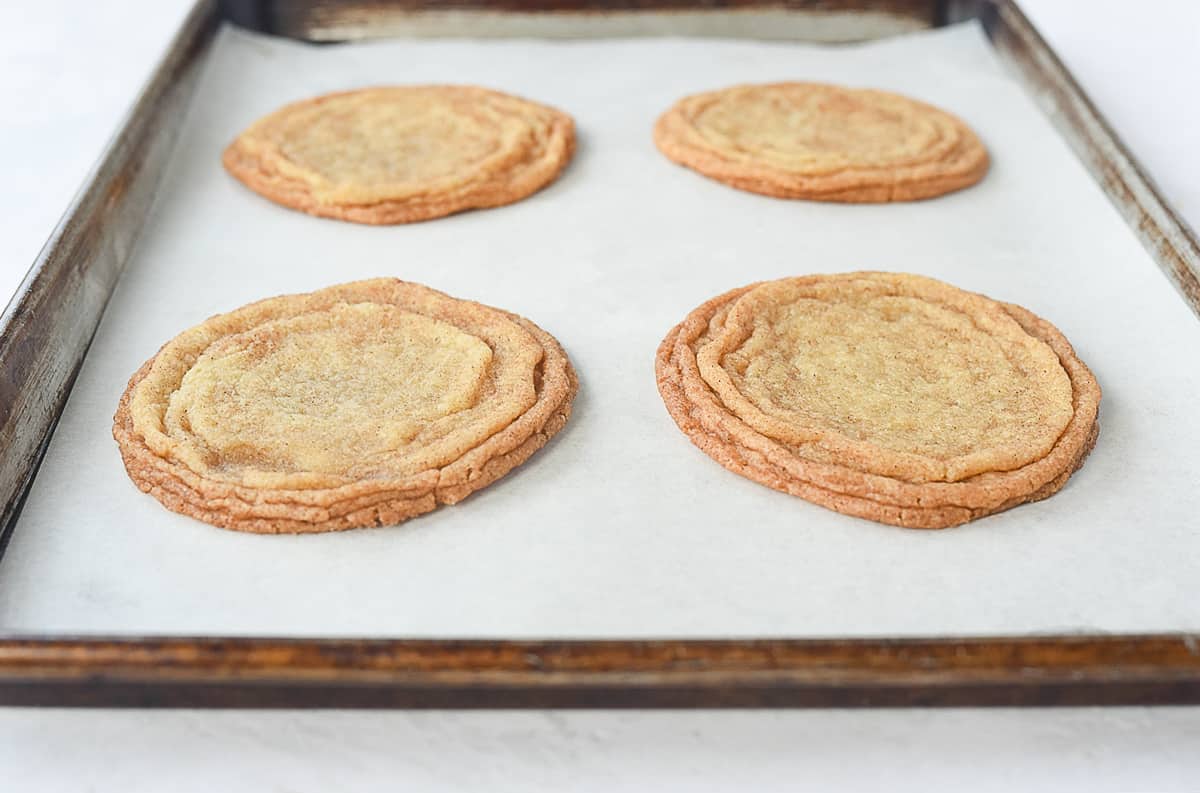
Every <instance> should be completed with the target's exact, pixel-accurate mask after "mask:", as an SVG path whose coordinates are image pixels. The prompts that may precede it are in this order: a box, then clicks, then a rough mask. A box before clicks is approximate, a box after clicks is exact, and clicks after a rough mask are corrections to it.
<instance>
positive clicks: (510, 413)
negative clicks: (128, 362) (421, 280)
mask: <svg viewBox="0 0 1200 793" xmlns="http://www.w3.org/2000/svg"><path fill="white" fill-rule="evenodd" d="M576 389H577V380H576V377H575V373H574V370H573V369H572V367H571V364H570V362H569V361H568V359H567V357H566V354H565V353H564V352H563V350H562V348H561V346H560V345H559V344H558V342H557V341H555V340H554V338H553V337H551V336H550V335H549V334H548V333H546V332H545V331H543V330H541V329H540V328H538V327H537V326H536V325H534V324H533V323H531V322H529V321H528V320H525V319H523V318H521V317H518V316H515V315H513V314H509V313H507V312H504V311H501V310H499V309H495V308H490V307H488V306H484V305H481V304H479V303H473V302H470V301H465V300H457V299H455V298H452V297H449V296H447V295H444V294H442V293H440V292H437V291H435V290H432V289H429V288H427V287H424V286H420V285H418V284H412V283H406V282H403V281H398V280H395V279H376V280H371V281H360V282H355V283H350V284H343V285H339V286H334V287H330V288H328V289H323V290H320V291H318V292H313V293H310V294H304V295H287V296H283V297H277V298H271V299H268V300H264V301H260V302H258V303H252V304H250V305H248V306H244V307H243V308H240V309H238V310H236V311H233V312H230V313H228V314H222V315H219V316H216V317H213V318H211V319H209V320H207V321H206V322H204V323H201V324H200V325H197V326H196V327H194V328H191V329H189V330H187V331H185V332H184V333H182V334H180V335H179V336H177V337H176V338H174V339H172V340H171V341H169V342H168V343H167V344H166V345H164V346H163V348H162V349H161V350H159V352H158V354H157V355H155V356H154V358H152V359H151V360H149V361H147V362H146V364H144V365H143V366H142V367H141V369H139V371H138V372H137V373H136V374H135V375H134V376H133V378H132V379H131V380H130V383H129V387H128V388H127V390H126V392H125V394H124V396H123V397H122V399H121V401H120V405H119V407H118V410H117V414H116V417H115V419H114V426H113V435H114V437H115V438H116V440H117V443H118V445H119V446H120V449H121V454H122V457H123V459H124V462H125V467H126V470H127V471H128V473H129V476H130V478H131V479H132V480H133V481H134V483H135V484H137V485H138V487H140V488H141V489H142V490H144V491H146V492H148V493H150V494H152V495H154V496H155V497H156V498H158V499H159V501H161V502H162V503H163V504H164V505H166V506H167V507H168V508H170V509H173V510H175V511H176V512H181V513H184V514H187V515H191V516H193V517H196V518H199V519H201V520H204V521H207V522H209V523H213V524H214V525H218V526H223V527H225V528H232V529H240V530H245V531H256V532H305V531H330V530H336V529H345V528H354V527H358V526H371V525H384V524H389V523H397V522H399V521H401V520H404V519H406V518H407V517H412V516H414V515H417V514H421V513H422V512H428V511H429V510H432V509H434V508H435V507H436V506H438V505H439V504H452V503H455V502H457V501H459V500H461V499H462V498H464V497H465V496H467V495H469V494H470V493H471V492H473V491H474V490H476V489H478V488H480V487H483V486H485V485H487V484H489V483H490V482H492V481H495V480H496V479H498V478H499V477H501V476H503V475H504V474H505V473H507V472H508V471H509V470H511V469H512V468H514V467H515V466H517V465H519V464H520V463H521V462H523V461H524V460H525V459H527V458H528V457H529V456H530V455H531V454H532V453H533V452H534V451H536V450H537V449H538V448H540V447H541V446H542V445H543V444H544V443H545V442H546V441H547V440H548V439H549V438H550V437H551V436H552V435H553V434H554V433H556V432H557V431H558V430H559V429H561V428H562V426H563V425H564V424H565V423H566V420H567V417H568V416H569V415H570V409H571V401H572V399H573V398H574V395H575V391H576Z"/></svg>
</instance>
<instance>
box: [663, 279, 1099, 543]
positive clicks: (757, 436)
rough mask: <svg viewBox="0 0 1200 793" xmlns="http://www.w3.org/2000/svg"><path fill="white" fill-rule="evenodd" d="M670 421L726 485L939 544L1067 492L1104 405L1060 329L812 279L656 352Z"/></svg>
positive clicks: (715, 312) (865, 282) (681, 334)
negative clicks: (960, 528) (921, 533)
mask: <svg viewBox="0 0 1200 793" xmlns="http://www.w3.org/2000/svg"><path fill="white" fill-rule="evenodd" d="M656 370H657V373H658V382H659V390H660V393H661V394H662V397H663V400H664V402H665V403H666V406H667V409H668V411H669V412H670V414H671V416H672V417H673V418H674V419H675V421H676V423H677V424H678V425H679V427H680V429H682V430H683V431H684V432H685V434H687V435H688V436H689V437H690V438H691V439H692V440H693V442H694V443H696V445H697V446H699V447H700V448H701V449H703V450H704V451H705V452H706V453H708V454H709V456H711V457H713V458H714V459H716V460H717V461H718V462H720V463H721V464H722V465H724V466H725V467H726V468H729V469H730V470H733V471H735V472H737V473H740V474H742V475H743V476H746V477H748V478H750V479H754V480H755V481H759V482H762V483H763V484H767V485H769V486H771V487H774V488H776V489H778V490H783V491H785V492H790V493H793V494H795V495H800V496H801V497H803V498H806V499H808V500H810V501H814V502H816V503H819V504H822V505H824V506H829V507H831V508H833V509H836V510H838V511H841V512H846V513H848V514H854V515H858V516H860V517H867V518H871V519H874V520H879V521H882V522H886V523H893V524H896V525H902V526H912V527H922V528H941V527H945V526H951V525H956V524H958V523H962V522H965V521H966V520H971V519H973V518H976V517H981V516H982V515H986V514H990V513H991V512H996V511H999V510H1001V509H1007V508H1009V507H1011V506H1015V505H1016V504H1020V503H1023V502H1025V501H1029V500H1035V499H1037V498H1045V497H1047V496H1049V495H1051V494H1053V493H1054V492H1057V490H1058V489H1059V488H1061V487H1062V486H1063V485H1064V484H1065V483H1066V480H1067V478H1068V477H1069V476H1070V474H1071V473H1072V472H1073V471H1074V470H1075V469H1076V468H1078V467H1079V465H1081V464H1082V462H1083V459H1084V457H1086V455H1087V453H1088V452H1089V451H1090V450H1091V448H1092V445H1093V444H1094V443H1095V439H1096V434H1097V432H1098V430H1097V423H1096V417H1097V413H1098V409H1099V402H1100V388H1099V386H1098V385H1097V383H1096V380H1095V378H1094V377H1093V375H1092V373H1091V372H1090V370H1088V368H1087V367H1086V366H1085V365H1084V364H1083V362H1082V361H1080V360H1079V358H1078V357H1077V356H1076V355H1075V352H1074V350H1073V349H1072V347H1071V345H1070V344H1069V343H1068V342H1067V340H1066V338H1065V337H1063V335H1062V334H1061V333H1060V332H1059V331H1058V330H1057V329H1056V328H1054V327H1053V326H1052V325H1050V324H1049V323H1048V322H1046V321H1045V320H1042V319H1040V318H1038V317H1036V316H1034V315H1033V314H1032V313H1030V312H1028V311H1026V310H1025V309H1022V308H1020V307H1018V306H1014V305H1010V304H1005V303H999V302H996V301H993V300H991V299H989V298H986V297H984V296H982V295H977V294H972V293H969V292H965V291H963V290H960V289H957V288H955V287H952V286H950V285H948V284H944V283H941V282H938V281H935V280H933V279H929V278H923V277H919V276H912V275H902V274H892V273H847V274H843V275H819V276H805V277H800V278H790V279H783V280H780V281H774V282H767V283H763V284H755V285H751V286H748V287H743V288H741V289H736V290H733V291H732V292H729V293H726V294H725V295H721V296H719V297H717V298H714V299H713V300H710V301H708V302H707V303H705V304H704V305H702V306H700V307H699V308H697V309H696V310H695V311H693V312H692V313H691V314H690V315H689V316H688V317H687V318H686V319H685V320H684V321H683V322H682V323H680V324H679V325H678V326H676V327H675V328H674V329H672V330H671V332H670V333H669V334H668V336H667V338H666V339H665V340H664V341H663V343H662V345H661V346H660V348H659V352H658V357H657V362H656Z"/></svg>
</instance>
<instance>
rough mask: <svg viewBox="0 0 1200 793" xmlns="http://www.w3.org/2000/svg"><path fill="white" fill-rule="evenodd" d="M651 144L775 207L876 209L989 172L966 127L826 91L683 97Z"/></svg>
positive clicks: (753, 89) (777, 87)
mask: <svg viewBox="0 0 1200 793" xmlns="http://www.w3.org/2000/svg"><path fill="white" fill-rule="evenodd" d="M654 140H655V143H656V144H657V145H658V148H659V150H660V151H662V152H663V154H665V155H666V156H667V157H669V158H670V159H671V160H673V161H675V162H677V163H679V164H680V165H685V166H687V167H689V168H691V169H693V170H695V171H698V172H699V173H701V174H704V175H705V176H708V177H710V178H712V179H716V180H717V181H720V182H724V183H725V184H728V185H731V186H733V187H736V188H739V189H741V190H747V191H750V192H753V193H761V194H763V195H769V196H773V197H776V198H804V199H812V200H818V201H839V202H850V203H877V202H887V201H913V200H918V199H924V198H932V197H934V196H939V195H942V194H944V193H948V192H951V191H954V190H959V189H961V188H964V187H967V186H969V185H972V184H975V183H976V182H978V181H979V180H980V179H982V178H983V176H984V174H985V173H986V172H987V169H988V154H987V150H986V149H985V148H984V146H983V144H982V143H981V142H980V140H979V138H978V136H977V135H976V134H975V133H974V132H973V131H972V130H971V129H970V128H969V127H968V126H967V125H966V124H965V123H963V122H962V121H961V120H960V119H958V118H956V117H955V116H953V115H951V114H949V113H947V112H945V111H943V110H940V109H938V108H936V107H933V106H932V105H928V104H925V103H924V102H918V101H916V100H914V99H909V98H907V97H904V96H900V95H898V94H891V93H887V92H885V91H875V90H870V89H860V88H843V87H840V86H835V85H825V84H821V83H769V84H756V85H739V86H734V87H731V88H726V89H722V90H718V91H710V92H706V93H702V94H695V95H693V96H688V97H685V98H684V99H681V100H680V101H679V102H677V103H676V104H675V105H674V106H673V107H671V108H670V109H669V110H668V111H667V112H666V113H664V114H663V115H662V116H661V117H660V118H659V119H658V122H657V124H656V125H655V127H654Z"/></svg>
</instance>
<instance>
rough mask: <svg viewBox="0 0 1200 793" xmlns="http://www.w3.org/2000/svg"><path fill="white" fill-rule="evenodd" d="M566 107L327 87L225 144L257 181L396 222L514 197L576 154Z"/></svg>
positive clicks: (238, 167) (474, 91) (286, 195)
mask: <svg viewBox="0 0 1200 793" xmlns="http://www.w3.org/2000/svg"><path fill="white" fill-rule="evenodd" d="M574 149H575V124H574V122H573V121H572V120H571V117H570V116H568V115H567V114H566V113H563V112H561V111H558V110H555V109H553V108H550V107H546V106H545V105H540V104H537V103H535V102H530V101H528V100H525V99H520V98H518V97H515V96H510V95H508V94H503V93H500V92H499V91H490V90H488V89H485V88H476V87H473V86H457V85H440V86H395V87H382V88H366V89H362V90H358V91H346V92H342V93H334V94H327V95H325V96H319V97H317V98H315V99H308V100H305V101H302V102H296V103H294V104H290V105H287V106H286V107H283V108H281V109H279V110H276V111H275V112H274V113H271V114H270V115H268V116H265V117H264V118H262V119H259V120H258V121H256V122H255V123H254V124H252V125H251V126H250V127H249V128H248V129H246V131H245V132H243V133H242V134H241V135H239V136H238V137H237V139H235V140H234V141H233V143H231V144H230V145H229V147H228V148H227V149H226V150H225V154H224V157H223V162H224V164H225V168H226V169H227V170H228V171H229V172H230V173H231V174H233V175H234V176H235V177H237V178H238V179H239V180H241V181H242V182H243V183H244V184H245V185H246V186H248V187H249V188H250V189H252V190H254V191H255V192H258V193H260V194H262V195H264V196H266V197H267V198H269V199H271V200H272V201H274V202H276V203H278V204H282V205H284V206H286V207H291V208H292V209H299V210H301V211H303V212H307V213H309V214H310V215H319V216H322V217H329V218H337V219H339V220H349V221H353V222H356V223H372V224H393V223H412V222H415V221H419V220H429V219H431V218H437V217H442V216H443V215H450V214H453V213H455V212H461V211H463V210H467V209H480V208H484V207H496V206H501V205H503V204H511V203H513V202H514V201H519V200H521V199H522V198H525V197H526V196H528V195H530V194H531V193H534V192H536V191H538V190H540V189H541V188H543V187H545V186H546V185H548V184H550V183H551V182H553V181H554V180H555V178H557V177H558V174H559V173H560V172H561V171H562V169H563V168H564V167H565V166H566V164H567V162H568V161H569V160H570V159H571V155H572V153H573V152H574Z"/></svg>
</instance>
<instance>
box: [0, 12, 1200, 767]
mask: <svg viewBox="0 0 1200 793" xmlns="http://www.w3.org/2000/svg"><path fill="white" fill-rule="evenodd" d="M9 5H11V6H12V7H11V8H5V9H4V10H5V11H6V12H7V13H5V15H4V18H5V19H6V20H7V25H6V26H4V27H3V28H0V59H2V60H0V95H2V97H3V104H2V106H3V107H4V109H5V110H4V112H3V114H2V115H0V129H3V133H2V138H0V144H2V145H0V164H2V170H0V173H3V174H4V175H5V181H4V189H3V190H2V191H0V207H2V208H3V210H4V211H3V212H0V239H4V240H5V241H6V242H7V246H6V250H5V254H6V255H5V256H4V257H3V261H2V262H0V292H3V293H4V294H7V293H9V292H11V290H12V289H13V288H14V287H15V285H16V283H17V281H18V280H19V278H20V277H21V275H22V274H23V271H24V269H25V268H26V267H27V265H28V263H29V262H30V261H32V259H33V257H34V256H35V255H36V253H37V250H38V248H39V247H40V245H41V243H42V242H43V241H44V239H45V237H46V236H47V234H48V233H49V231H50V229H51V227H52V226H53V224H54V222H55V221H56V220H57V218H58V215H59V214H60V213H61V211H62V209H63V207H64V206H65V204H66V203H67V201H68V200H69V198H70V196H71V195H72V194H73V192H74V191H75V189H76V188H77V187H78V185H79V183H80V181H81V180H82V178H83V176H84V174H85V172H86V170H87V168H88V167H89V166H90V165H91V163H92V162H93V161H94V159H95V157H96V156H97V154H98V153H99V151H100V148H101V147H102V146H103V143H104V141H105V139H106V138H107V136H108V134H109V133H110V132H111V130H112V128H113V127H114V126H115V125H116V123H117V122H118V121H119V119H120V116H121V114H122V113H123V112H124V111H125V109H126V107H127V105H128V103H129V101H130V100H131V99H132V97H133V95H134V92H135V91H136V90H137V88H138V87H139V86H140V83H141V81H142V80H143V79H144V76H145V74H146V73H147V72H148V70H149V69H150V68H151V66H152V64H153V62H154V60H155V58H156V57H157V56H158V54H159V52H160V51H161V48H162V47H163V46H164V45H165V42H166V40H167V37H168V36H169V34H170V32H171V31H172V30H173V29H174V27H175V25H176V24H177V22H178V20H179V19H180V17H181V16H182V14H183V9H184V6H185V3H184V2H180V1H179V0H170V2H140V3H134V2H129V1H128V0H126V2H111V3H106V4H103V5H100V4H97V5H95V6H93V5H92V4H85V3H81V2H76V3H71V2H67V0H55V2H43V3H39V4H36V5H35V4H26V3H20V4H18V3H16V2H12V3H9ZM1025 6H1026V7H1027V10H1028V11H1029V12H1030V13H1031V16H1032V17H1033V18H1034V21H1035V23H1037V24H1039V26H1040V27H1041V28H1042V30H1043V32H1044V33H1046V34H1047V36H1048V38H1049V39H1050V40H1051V43H1052V44H1053V45H1054V46H1055V47H1057V48H1058V50H1059V52H1060V53H1061V54H1062V55H1063V57H1064V58H1065V60H1066V61H1067V63H1068V65H1069V66H1070V67H1071V68H1072V69H1073V70H1074V71H1075V73H1076V74H1077V76H1078V77H1079V78H1080V79H1081V82H1082V83H1083V84H1084V87H1085V90H1087V91H1089V93H1090V94H1091V96H1092V97H1093V99H1094V100H1095V101H1096V102H1097V104H1098V105H1099V106H1100V108H1101V110H1102V111H1103V112H1104V113H1105V114H1106V115H1107V116H1108V118H1109V119H1110V121H1111V122H1112V123H1113V124H1114V126H1115V127H1116V128H1117V130H1118V132H1119V133H1120V134H1121V135H1122V136H1123V137H1124V138H1125V140H1126V142H1127V143H1128V144H1129V145H1130V146H1131V148H1132V149H1133V150H1134V151H1135V152H1136V153H1137V154H1138V156H1140V157H1141V159H1142V161H1143V163H1145V164H1146V165H1147V166H1148V168H1149V170H1150V171H1151V173H1152V174H1153V175H1154V177H1155V178H1156V179H1157V180H1158V181H1159V183H1160V185H1161V186H1162V187H1163V189H1164V191H1165V192H1166V194H1167V196H1168V198H1169V199H1170V200H1172V201H1173V202H1174V203H1175V205H1176V206H1177V207H1178V208H1179V209H1180V210H1181V212H1182V213H1183V215H1184V216H1185V217H1187V218H1188V219H1189V220H1190V221H1191V222H1192V223H1193V224H1194V225H1196V224H1200V178H1198V177H1200V157H1198V156H1197V154H1196V152H1195V150H1194V145H1195V141H1196V139H1197V130H1200V111H1198V110H1197V106H1196V105H1195V104H1194V75H1195V74H1197V73H1198V72H1200V68H1198V67H1200V7H1198V6H1197V5H1196V4H1193V3H1191V2H1182V1H1181V2H1166V0H1160V1H1159V2H1138V3H1133V2H1105V3H1100V2H1095V3H1088V4H1082V3H1072V2H1068V0H1026V2H1025ZM1134 6H1136V7H1137V10H1126V9H1132V8H1133V7H1134ZM1188 144H1191V146H1188ZM1198 747H1200V710H1197V709H1174V710H1145V709H1123V710H1109V711H1098V710H1078V711H956V712H930V711H926V712H920V711H907V712H906V711H897V712H844V713H829V712H793V713H659V714H641V713H601V714H593V713H574V714H571V713H567V714H542V713H522V714H504V713H499V714H471V713H465V714H442V713H424V714H403V713H399V714H369V713H368V714H358V713H348V714H342V713H317V714H294V713H269V714H260V713H178V712H177V713H169V712H165V713H141V712H55V711H18V710H7V711H0V778H3V779H4V780H5V781H9V780H11V781H12V782H19V783H21V784H20V788H19V789H64V790H76V789H96V790H110V789H111V790H116V789H121V790H140V789H156V790H157V789H193V788H194V789H209V788H212V787H217V786H219V787H221V788H222V789H234V788H237V787H238V786H244V788H245V789H247V790H251V789H252V790H275V789H277V790H318V789H328V788H329V787H330V786H331V783H335V784H336V783H341V784H342V785H345V784H346V783H354V784H355V787H356V788H359V789H361V788H363V787H368V786H370V785H369V784H368V783H373V786H374V787H376V788H378V789H383V788H388V789H394V788H405V787H408V788H412V789H419V790H428V789H431V788H436V787H437V786H438V785H439V784H440V785H442V786H444V787H445V788H447V789H456V788H473V787H477V786H481V785H484V784H486V785H488V786H489V787H491V788H494V789H507V788H512V789H530V788H542V787H547V786H549V785H552V784H553V785H559V786H566V787H568V788H569V789H601V788H604V789H606V790H608V789H643V788H649V787H663V786H678V787H686V788H688V789H729V788H733V787H745V786H750V785H753V786H755V787H758V788H767V789H775V788H780V789H783V788H789V789H792V788H795V787H805V786H807V787H815V788H818V789H822V788H824V789H828V788H831V787H838V788H841V789H845V788H847V787H861V788H875V787H879V786H882V785H887V786H888V787H891V788H898V789H908V788H912V789H917V788H926V789H930V788H932V789H939V788H942V787H946V786H949V785H950V784H965V783H968V782H969V783H970V784H972V785H974V786H976V787H978V788H981V789H993V788H994V789H1001V788H1004V789H1013V788H1014V787H1020V788H1029V787H1031V786H1034V785H1035V783H1036V784H1039V785H1041V786H1044V787H1046V788H1047V789H1051V788H1053V789H1063V788H1072V787H1087V788H1088V789H1090V790H1107V789H1111V790H1169V789H1179V790H1183V789H1196V788H1197V787H1200V782H1198V781H1197V780H1198V779H1200V776H1197V772H1200V749H1198ZM189 786H190V787H189Z"/></svg>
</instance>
